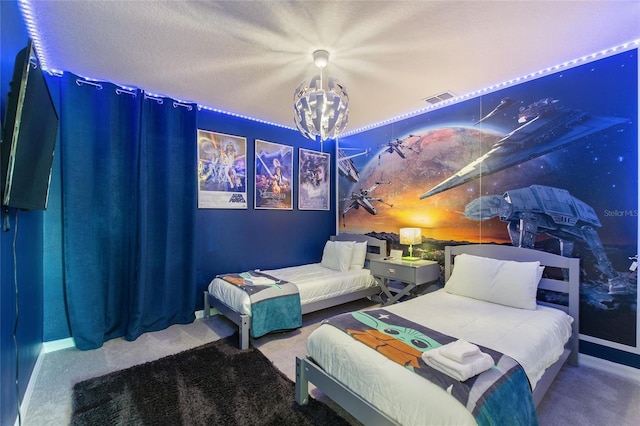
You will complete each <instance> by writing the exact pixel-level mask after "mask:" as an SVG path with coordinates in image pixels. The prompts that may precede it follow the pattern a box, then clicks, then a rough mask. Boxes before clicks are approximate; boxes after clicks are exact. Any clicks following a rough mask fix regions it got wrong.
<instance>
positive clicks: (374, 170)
mask: <svg viewBox="0 0 640 426" xmlns="http://www.w3.org/2000/svg"><path fill="white" fill-rule="evenodd" d="M500 136H501V134H500V132H497V131H492V130H490V129H485V128H472V127H463V126H460V127H443V128H437V129H428V130H425V131H424V132H421V133H420V134H416V135H412V136H410V137H408V138H406V139H403V140H402V141H401V142H402V143H401V145H399V146H397V147H396V148H397V149H396V150H389V149H387V147H386V146H384V147H383V149H381V150H380V151H379V152H378V153H375V154H374V155H372V156H371V157H370V159H369V161H368V162H367V164H366V165H365V166H364V167H363V168H362V170H361V172H360V179H359V181H358V182H356V183H353V184H352V185H351V186H350V187H348V191H346V192H345V193H342V194H340V197H341V204H340V221H341V222H342V225H343V227H346V228H348V229H349V230H350V231H354V232H362V233H366V232H398V229H399V228H401V227H403V226H418V227H420V228H422V229H423V236H424V237H427V238H434V239H443V240H452V239H455V240H459V241H475V240H477V236H478V228H479V226H480V225H479V223H478V222H475V221H463V222H461V220H460V219H461V218H463V216H464V206H465V205H466V204H467V203H468V202H470V201H471V200H473V199H474V198H476V197H478V196H480V195H483V194H489V193H494V192H495V191H497V190H500V189H499V188H497V186H498V185H499V183H500V182H502V181H503V180H504V179H508V180H509V181H510V182H511V183H513V184H517V182H519V181H521V180H523V179H524V178H526V176H523V169H522V168H521V167H518V166H515V167H513V168H511V169H509V170H505V171H502V172H500V173H498V174H496V175H498V176H488V177H483V178H480V179H478V180H476V181H474V182H470V183H468V184H466V185H462V186H460V187H457V188H453V189H451V190H449V191H446V192H445V193H442V194H438V195H435V196H433V197H430V198H429V199H427V200H421V199H420V195H421V194H422V193H423V192H424V188H425V187H431V186H435V185H437V184H438V183H439V182H442V181H443V180H444V179H446V178H447V177H448V176H450V175H452V174H454V173H456V172H457V171H458V170H460V168H462V167H463V166H464V165H466V164H468V163H470V162H471V161H473V160H475V159H476V158H478V157H479V156H480V155H482V154H483V153H484V152H486V151H488V150H489V149H491V147H492V146H493V145H494V144H495V142H496V140H498V139H499V138H500ZM398 150H400V151H401V152H402V153H403V154H404V158H403V157H402V156H401V155H399V153H398V152H397V151H398ZM532 162H538V163H544V161H543V160H540V159H534V160H532ZM540 167H543V166H540ZM362 191H365V192H367V197H368V198H369V199H370V201H371V204H372V205H373V206H374V207H375V208H376V214H375V215H372V214H371V212H368V211H367V210H366V209H363V208H359V209H356V208H352V207H351V205H352V204H353V201H354V200H353V199H354V196H355V197H357V196H359V195H360V194H361V193H362ZM484 226H485V225H484V224H483V227H484ZM486 226H487V229H486V231H487V232H489V233H490V236H491V237H493V238H494V239H496V241H498V242H506V241H507V240H508V238H507V236H506V235H505V231H504V229H505V228H504V225H498V228H499V230H498V229H494V228H496V226H495V225H493V224H489V225H486Z"/></svg>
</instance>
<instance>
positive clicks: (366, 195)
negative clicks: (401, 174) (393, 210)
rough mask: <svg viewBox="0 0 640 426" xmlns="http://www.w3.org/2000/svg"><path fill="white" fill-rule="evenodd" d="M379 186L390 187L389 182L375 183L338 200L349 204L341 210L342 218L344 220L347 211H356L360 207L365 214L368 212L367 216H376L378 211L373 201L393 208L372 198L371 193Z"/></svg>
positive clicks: (380, 199) (382, 201) (377, 198)
mask: <svg viewBox="0 0 640 426" xmlns="http://www.w3.org/2000/svg"><path fill="white" fill-rule="evenodd" d="M380 185H391V181H377V182H376V183H375V184H374V185H372V186H371V187H369V188H368V189H363V188H360V191H358V192H352V193H351V197H350V198H344V199H342V200H340V201H342V202H345V203H347V202H348V203H349V204H348V205H347V206H346V207H345V208H344V209H343V210H342V218H343V219H344V215H345V214H346V213H347V212H348V211H349V210H352V209H356V210H357V209H359V208H360V207H362V208H363V209H365V210H366V211H367V212H369V214H372V215H376V214H378V210H376V208H375V207H374V205H373V202H374V201H375V202H378V203H382V204H385V205H387V206H389V207H393V204H389V203H387V202H385V201H384V200H383V199H382V198H380V197H373V196H372V195H371V193H372V192H373V191H374V190H375V189H376V188H377V187H378V186H380Z"/></svg>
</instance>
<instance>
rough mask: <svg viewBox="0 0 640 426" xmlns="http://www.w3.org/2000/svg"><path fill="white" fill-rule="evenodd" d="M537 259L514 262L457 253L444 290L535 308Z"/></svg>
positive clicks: (541, 268) (502, 303)
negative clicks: (535, 260)
mask: <svg viewBox="0 0 640 426" xmlns="http://www.w3.org/2000/svg"><path fill="white" fill-rule="evenodd" d="M543 270H544V267H543V266H540V262H516V261H513V260H497V259H490V258H487V257H480V256H472V255H469V254H460V255H458V256H456V258H455V264H454V267H453V272H452V273H451V277H449V280H448V281H447V282H446V284H445V286H444V288H445V291H447V292H449V293H452V294H457V295H459V296H467V297H472V298H474V299H480V300H486V301H487V302H493V303H498V304H500V305H507V306H513V307H515V308H521V309H529V310H534V309H536V293H537V289H538V282H539V281H540V278H541V277H542V272H543Z"/></svg>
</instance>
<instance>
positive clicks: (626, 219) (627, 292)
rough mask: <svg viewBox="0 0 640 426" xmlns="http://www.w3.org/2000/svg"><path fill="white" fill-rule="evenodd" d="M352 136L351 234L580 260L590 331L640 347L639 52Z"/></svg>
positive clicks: (344, 207)
mask: <svg viewBox="0 0 640 426" xmlns="http://www.w3.org/2000/svg"><path fill="white" fill-rule="evenodd" d="M339 142H340V143H339V146H338V158H337V160H338V169H339V172H340V176H339V178H338V196H337V198H338V199H339V200H340V205H339V206H338V215H339V216H338V220H339V227H340V230H341V232H352V233H362V234H369V235H375V236H378V235H379V236H381V237H384V238H386V239H387V241H388V242H389V243H390V246H391V248H400V249H403V250H405V251H406V250H407V246H403V245H400V244H399V240H398V237H397V235H398V233H399V229H400V228H402V227H419V228H421V230H422V236H423V243H422V244H419V245H414V246H413V252H414V253H417V255H418V256H421V257H426V258H431V259H433V260H438V259H439V257H438V256H442V254H443V251H444V247H445V246H446V245H451V244H464V243H483V244H505V245H513V246H517V247H526V248H532V249H536V250H542V251H548V252H552V253H555V254H560V255H563V256H567V257H578V258H580V259H581V277H580V279H581V283H580V323H579V325H580V339H581V340H582V341H588V342H591V343H595V344H598V345H603V346H609V347H612V348H615V349H620V350H625V351H630V352H636V353H640V342H639V341H638V336H639V335H640V333H639V332H638V323H639V322H638V314H637V302H638V285H637V284H638V268H637V256H638V250H639V249H638V243H639V241H638V201H639V200H638V198H639V196H638V50H637V49H633V50H629V51H627V52H621V53H619V54H615V55H611V56H609V57H606V58H601V59H598V60H597V61H592V62H589V63H584V64H581V65H578V66H574V67H571V68H563V69H560V70H558V71H555V72H553V73H552V72H550V73H549V74H547V75H544V76H542V77H538V78H535V79H531V80H528V81H525V82H523V83H520V84H514V85H512V86H509V87H506V88H503V89H500V90H496V91H493V92H488V93H486V94H483V95H482V96H479V97H476V98H473V99H469V100H465V101H461V102H459V103H456V104H453V105H449V106H445V107H442V108H438V109H434V110H432V111H428V112H425V113H423V114H421V115H416V116H414V117H410V118H407V119H404V120H401V121H397V122H395V123H391V124H388V125H386V126H381V127H379V128H376V129H372V130H369V131H367V132H362V133H359V134H355V135H353V136H348V137H344V138H341V139H340V141H339ZM440 258H441V257H440Z"/></svg>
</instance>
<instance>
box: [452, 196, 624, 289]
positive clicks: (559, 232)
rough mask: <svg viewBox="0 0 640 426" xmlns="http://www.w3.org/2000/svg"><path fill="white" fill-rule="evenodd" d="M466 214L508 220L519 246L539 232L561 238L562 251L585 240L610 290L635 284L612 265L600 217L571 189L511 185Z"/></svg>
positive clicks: (529, 244)
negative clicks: (604, 244) (508, 188)
mask: <svg viewBox="0 0 640 426" xmlns="http://www.w3.org/2000/svg"><path fill="white" fill-rule="evenodd" d="M464 215H465V217H467V218H469V219H473V220H487V219H491V218H493V217H499V218H500V220H501V221H502V222H507V230H508V232H509V237H510V238H511V243H512V244H513V245H514V246H516V247H524V248H531V249H532V248H535V247H534V245H535V240H536V236H537V235H538V234H546V235H548V236H550V237H553V238H556V239H557V240H558V241H559V242H560V254H561V255H562V256H567V257H571V255H572V252H573V247H574V245H575V242H576V241H578V240H581V241H584V242H585V243H586V244H587V246H588V247H589V251H591V253H592V254H593V256H594V258H595V262H596V263H595V267H596V268H597V269H598V271H600V273H602V275H603V276H604V277H605V279H606V280H607V285H608V291H609V294H628V293H630V292H631V291H632V285H631V283H630V282H628V280H627V279H626V278H625V277H624V276H623V275H622V274H620V273H618V272H617V271H615V270H614V269H613V266H612V264H611V262H610V261H609V258H608V257H607V254H606V253H605V250H604V247H603V246H602V242H601V241H600V237H599V236H598V233H597V231H596V228H600V227H601V226H602V225H601V224H600V220H599V219H598V216H597V215H596V212H595V211H594V210H593V208H592V207H591V206H589V205H588V204H586V203H584V202H583V201H581V200H579V199H577V198H576V197H574V196H572V195H571V194H570V193H569V191H567V190H565V189H560V188H554V187H551V186H542V185H531V186H530V187H528V188H520V189H510V190H508V191H507V192H505V193H504V194H503V195H502V196H500V195H485V196H482V197H479V198H476V199H475V200H473V201H471V202H470V203H469V204H467V205H466V207H465V210H464Z"/></svg>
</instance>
